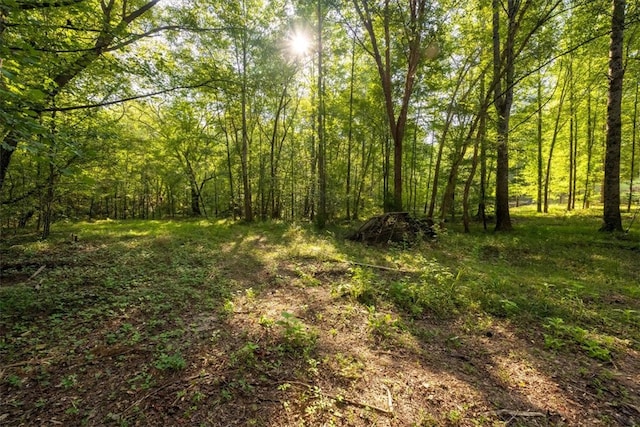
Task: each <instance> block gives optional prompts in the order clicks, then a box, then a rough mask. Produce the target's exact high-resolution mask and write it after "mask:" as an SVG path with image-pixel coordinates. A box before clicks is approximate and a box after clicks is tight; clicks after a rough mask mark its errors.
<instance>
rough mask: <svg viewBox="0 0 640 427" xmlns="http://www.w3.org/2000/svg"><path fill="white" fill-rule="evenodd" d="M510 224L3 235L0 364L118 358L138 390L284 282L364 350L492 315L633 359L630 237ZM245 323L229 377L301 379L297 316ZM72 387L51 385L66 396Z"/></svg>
mask: <svg viewBox="0 0 640 427" xmlns="http://www.w3.org/2000/svg"><path fill="white" fill-rule="evenodd" d="M512 215H513V223H514V231H513V232H510V233H493V232H491V231H488V232H485V231H483V230H482V228H481V225H479V224H474V225H473V230H472V233H469V234H464V233H462V232H461V231H460V230H458V229H457V228H456V226H455V225H454V226H451V227H450V228H449V229H448V230H443V231H442V232H441V233H440V234H439V236H438V239H437V240H435V241H430V242H423V243H420V244H417V245H411V246H402V245H397V246H390V247H382V246H366V245H362V244H359V243H355V242H351V241H347V240H344V239H343V238H342V236H343V235H344V234H345V233H346V232H347V231H348V230H347V229H346V228H341V227H336V228H333V229H330V230H325V231H318V230H315V229H314V228H313V227H312V226H311V225H309V224H286V223H281V222H269V223H255V224H250V225H248V224H242V223H233V222H229V221H207V220H189V221H186V220H185V221H169V220H167V221H138V220H129V221H96V222H91V223H89V222H84V223H69V224H56V225H55V228H54V230H55V232H54V233H52V235H51V237H50V239H48V240H47V241H39V240H37V235H36V234H17V235H11V234H7V233H5V234H4V236H3V240H2V243H0V255H1V256H2V283H1V284H0V332H1V333H0V337H1V338H0V357H1V359H2V361H3V364H5V365H11V364H12V363H14V364H15V363H17V362H20V361H22V360H25V359H27V360H31V359H46V358H53V359H55V358H56V357H57V358H58V359H60V358H61V357H71V356H69V355H74V357H76V359H77V358H81V359H82V360H84V361H85V362H86V363H89V362H90V361H91V360H93V359H95V358H98V357H104V355H105V354H108V355H112V354H113V355H116V356H118V355H122V354H125V355H126V354H128V353H126V350H124V349H131V348H134V349H136V350H137V351H139V354H145V355H148V360H147V361H146V362H145V363H144V364H143V365H142V368H140V369H139V370H138V371H137V372H134V373H132V374H131V378H129V379H128V380H127V381H128V383H130V385H131V388H132V389H135V390H146V389H149V388H151V387H153V386H154V385H155V384H158V383H160V379H159V378H160V377H162V376H163V375H172V373H174V374H175V373H176V372H180V371H184V370H188V369H189V366H190V364H191V363H193V360H192V358H191V354H192V353H193V351H195V350H194V346H197V345H202V342H203V340H205V342H206V340H209V342H224V340H223V339H222V338H223V337H225V338H230V337H231V335H225V334H230V332H228V331H224V330H221V331H217V330H215V329H213V326H211V327H209V326H208V325H209V324H212V325H213V324H220V323H221V322H225V319H232V318H233V316H234V313H237V312H239V311H242V310H246V311H249V312H250V311H251V304H252V301H256V300H260V299H261V298H263V297H266V296H267V295H269V293H268V292H271V291H272V290H273V289H275V288H277V287H281V286H284V285H289V284H291V283H294V285H295V286H302V287H309V288H315V287H326V288H327V289H328V290H330V291H331V295H332V298H334V301H336V302H340V303H344V301H345V300H346V301H350V303H351V304H353V305H354V306H360V307H361V308H362V310H366V311H365V313H368V315H367V316H366V319H367V320H366V321H367V325H366V327H367V328H368V330H369V331H370V332H371V334H372V337H373V338H375V339H376V340H386V339H390V337H393V336H395V335H396V334H398V333H399V332H400V331H402V332H408V333H410V334H414V335H415V336H416V337H418V338H425V334H436V333H437V332H434V331H433V330H431V329H430V330H426V329H425V328H424V326H420V325H424V322H425V321H432V322H433V324H435V325H437V324H438V322H447V321H450V320H455V319H462V320H463V321H466V322H467V323H473V322H472V321H471V320H469V319H485V323H487V324H490V322H491V319H507V320H508V321H509V322H510V323H511V324H513V325H514V326H515V328H516V329H517V330H519V331H520V332H521V333H522V334H523V335H524V336H526V337H529V338H536V340H537V339H538V338H540V340H537V342H540V343H541V344H540V345H541V346H543V347H544V349H545V350H546V351H549V352H551V353H554V352H555V353H558V354H571V353H576V352H578V353H581V354H583V355H584V356H585V357H588V358H591V359H593V360H594V361H597V362H605V363H606V362H615V360H616V358H618V357H621V356H622V355H624V353H625V351H626V350H627V349H630V348H634V349H636V350H640V262H638V260H639V259H640V233H639V232H638V227H637V226H636V227H635V228H634V229H632V230H631V232H630V233H627V234H613V235H612V234H605V233H599V232H598V231H597V229H598V227H599V225H600V219H599V213H598V212H596V211H580V212H577V213H575V214H570V215H569V214H566V213H564V212H562V211H554V212H552V213H551V214H549V215H540V214H536V213H535V212H533V211H531V210H530V209H528V208H525V209H515V210H514V211H513V213H512ZM629 220H630V217H625V221H626V222H628V221H629ZM72 236H77V241H76V239H75V238H73V237H72ZM381 267H382V268H381ZM325 272H326V273H325ZM267 291H268V292H267ZM242 304H244V305H242ZM247 307H248V308H247ZM345 316H346V315H345ZM486 319H489V320H486ZM421 322H422V323H421ZM256 324H257V325H259V327H260V328H262V329H261V330H262V331H263V333H262V335H260V334H258V335H255V334H254V335H247V336H246V337H245V338H244V341H243V342H244V344H242V345H238V346H237V348H233V349H229V354H227V355H226V357H227V359H228V363H229V365H230V366H232V367H235V369H236V370H237V369H244V370H251V369H253V370H258V371H262V372H263V373H264V372H265V371H268V372H278V369H280V368H279V366H280V362H279V361H278V358H284V359H286V360H291V359H292V358H296V357H297V358H300V360H301V362H300V363H302V364H303V367H302V368H300V369H301V370H303V371H305V372H312V371H314V369H316V368H315V367H314V366H315V364H316V363H317V361H316V360H315V359H314V358H315V357H316V355H315V353H314V351H315V349H316V345H317V342H318V337H319V330H317V329H316V327H315V326H314V325H311V324H310V320H309V319H306V320H302V319H300V318H299V317H297V316H296V315H295V314H293V313H291V312H289V311H282V310H281V311H278V314H277V315H272V316H267V315H261V316H257V317H256ZM476 327H477V328H482V327H483V325H476ZM338 329H339V326H336V328H334V329H332V331H334V332H335V333H338V332H337V330H338ZM212 330H213V332H212ZM216 331H217V332H216ZM216 334H217V335H216ZM264 336H268V337H270V338H265V337H264ZM454 338H456V337H454ZM235 339H241V338H237V337H236V338H235ZM452 339H453V338H452ZM261 340H262V341H261ZM454 341H455V340H454ZM454 341H452V343H454V344H455V342H454ZM452 345H453V344H452ZM61 355H66V356H61ZM120 357H125V356H120ZM127 357H129V356H127ZM267 362H268V363H267ZM338 362H339V361H336V362H335V363H336V364H338ZM74 363H75V365H78V362H77V360H75V361H74ZM83 363H84V362H83ZM123 363H124V359H123ZM332 363H333V362H332ZM258 368H259V369H258ZM30 375H35V374H30ZM42 375H43V378H44V380H43V381H45V382H46V381H51V379H48V377H47V376H46V375H45V374H42ZM74 375H76V376H74ZM77 375H78V373H76V372H68V373H65V376H64V377H63V378H60V379H57V380H56V384H58V383H59V384H62V386H61V387H63V388H65V387H66V388H68V389H73V388H75V387H81V382H80V381H79V377H78V376H77ZM256 375H257V374H256ZM244 378H245V377H244V376H243V375H241V374H238V376H237V377H234V379H232V380H229V381H230V382H229V383H228V384H226V386H225V388H224V390H225V393H226V394H224V395H221V397H220V399H221V401H225V400H228V399H230V398H231V396H233V395H234V393H236V394H237V393H239V392H240V391H242V390H244V389H245V388H247V387H249V385H250V384H249V385H246V384H245V383H244V382H243V381H245V379H244ZM2 381H3V383H4V384H6V385H7V387H10V388H13V389H19V388H20V387H22V385H23V383H24V381H26V378H25V377H23V376H20V375H16V373H15V372H13V371H11V372H7V375H6V376H5V378H3V379H2ZM74 408H75V407H74Z"/></svg>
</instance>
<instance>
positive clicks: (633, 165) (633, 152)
mask: <svg viewBox="0 0 640 427" xmlns="http://www.w3.org/2000/svg"><path fill="white" fill-rule="evenodd" d="M639 87H640V83H636V96H635V100H634V103H633V127H632V134H631V172H630V175H629V200H628V202H627V212H631V203H632V201H633V178H635V176H634V175H635V173H636V137H637V133H638V128H637V126H636V125H637V123H638V88H639Z"/></svg>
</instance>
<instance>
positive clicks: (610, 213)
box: [600, 0, 626, 232]
mask: <svg viewBox="0 0 640 427" xmlns="http://www.w3.org/2000/svg"><path fill="white" fill-rule="evenodd" d="M612 3H613V4H612V8H613V13H612V18H611V44H610V49H609V97H608V100H607V139H606V152H605V153H606V154H605V162H604V189H603V190H604V209H603V216H602V220H603V224H602V227H600V231H607V232H613V231H622V218H621V216H620V145H621V141H622V111H621V109H622V82H623V78H624V65H623V62H622V45H623V41H624V20H625V16H624V13H625V6H626V3H625V0H613V1H612Z"/></svg>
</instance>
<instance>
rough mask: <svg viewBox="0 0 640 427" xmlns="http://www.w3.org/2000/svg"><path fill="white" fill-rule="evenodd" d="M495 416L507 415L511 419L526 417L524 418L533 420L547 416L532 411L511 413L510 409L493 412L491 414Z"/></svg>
mask: <svg viewBox="0 0 640 427" xmlns="http://www.w3.org/2000/svg"><path fill="white" fill-rule="evenodd" d="M493 413H494V414H495V415H498V416H501V415H508V416H510V417H512V418H517V417H526V418H533V417H546V416H547V414H543V413H542V412H534V411H513V410H510V409H500V410H498V411H494V412H493Z"/></svg>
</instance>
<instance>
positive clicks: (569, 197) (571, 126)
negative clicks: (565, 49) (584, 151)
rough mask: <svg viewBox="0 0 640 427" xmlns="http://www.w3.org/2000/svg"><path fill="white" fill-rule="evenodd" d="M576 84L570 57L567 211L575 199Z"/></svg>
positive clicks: (571, 57)
mask: <svg viewBox="0 0 640 427" xmlns="http://www.w3.org/2000/svg"><path fill="white" fill-rule="evenodd" d="M574 92H575V84H574V78H573V56H572V55H570V56H569V187H568V188H567V211H571V200H572V199H573V162H574V161H575V160H574V158H573V151H574V150H573V134H574V112H575V102H576V101H575V93H574Z"/></svg>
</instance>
